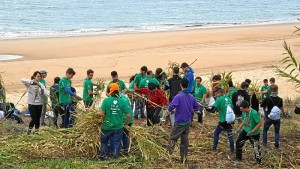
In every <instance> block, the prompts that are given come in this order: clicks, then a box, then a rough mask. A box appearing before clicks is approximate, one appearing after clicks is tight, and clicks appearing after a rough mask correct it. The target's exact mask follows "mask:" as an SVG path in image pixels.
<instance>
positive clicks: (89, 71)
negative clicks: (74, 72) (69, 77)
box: [69, 69, 94, 75]
mask: <svg viewBox="0 0 300 169" xmlns="http://www.w3.org/2000/svg"><path fill="white" fill-rule="evenodd" d="M91 73H94V71H93V70H92V69H89V70H87V71H86V74H87V75H89V74H91ZM69 74H70V73H69Z"/></svg>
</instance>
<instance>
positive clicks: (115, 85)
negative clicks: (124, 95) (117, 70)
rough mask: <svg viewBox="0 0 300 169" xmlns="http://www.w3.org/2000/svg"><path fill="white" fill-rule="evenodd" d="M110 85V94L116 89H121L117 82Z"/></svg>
mask: <svg viewBox="0 0 300 169" xmlns="http://www.w3.org/2000/svg"><path fill="white" fill-rule="evenodd" d="M108 87H109V95H111V94H112V93H113V92H114V91H118V90H119V85H118V84H117V83H111V84H110V85H109V86H108Z"/></svg>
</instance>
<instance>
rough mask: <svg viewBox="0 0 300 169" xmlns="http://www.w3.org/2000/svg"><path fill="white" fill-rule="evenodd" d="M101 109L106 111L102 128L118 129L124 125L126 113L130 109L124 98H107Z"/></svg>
mask: <svg viewBox="0 0 300 169" xmlns="http://www.w3.org/2000/svg"><path fill="white" fill-rule="evenodd" d="M100 109H101V110H103V111H104V112H105V116H104V119H103V124H102V130H118V129H122V128H123V127H124V124H123V122H124V115H125V114H127V113H129V110H128V106H126V103H125V101H124V100H123V99H122V98H119V97H113V96H111V97H108V98H105V99H104V100H103V102H102V104H101V107H100Z"/></svg>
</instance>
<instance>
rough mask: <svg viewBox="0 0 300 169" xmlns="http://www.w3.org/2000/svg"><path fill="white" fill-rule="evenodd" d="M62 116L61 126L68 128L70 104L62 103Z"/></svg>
mask: <svg viewBox="0 0 300 169" xmlns="http://www.w3.org/2000/svg"><path fill="white" fill-rule="evenodd" d="M63 111H64V118H63V126H62V127H63V128H68V127H69V124H70V104H68V105H63Z"/></svg>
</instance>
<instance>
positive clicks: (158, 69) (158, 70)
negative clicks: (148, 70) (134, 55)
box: [155, 67, 163, 75]
mask: <svg viewBox="0 0 300 169" xmlns="http://www.w3.org/2000/svg"><path fill="white" fill-rule="evenodd" d="M162 71H163V70H162V68H160V67H159V68H157V69H156V70H155V74H156V75H160V74H161V72H162Z"/></svg>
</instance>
